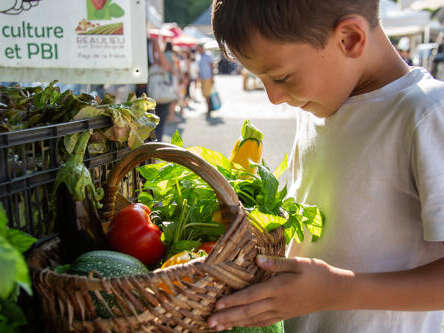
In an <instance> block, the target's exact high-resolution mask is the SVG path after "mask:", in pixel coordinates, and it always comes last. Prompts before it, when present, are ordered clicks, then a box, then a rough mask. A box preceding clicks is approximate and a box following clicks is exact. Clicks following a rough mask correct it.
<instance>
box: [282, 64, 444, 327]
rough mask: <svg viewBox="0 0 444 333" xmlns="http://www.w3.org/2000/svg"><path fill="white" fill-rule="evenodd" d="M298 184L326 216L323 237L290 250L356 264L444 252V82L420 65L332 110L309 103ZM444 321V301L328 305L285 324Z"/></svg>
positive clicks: (394, 262) (359, 268) (296, 164)
mask: <svg viewBox="0 0 444 333" xmlns="http://www.w3.org/2000/svg"><path fill="white" fill-rule="evenodd" d="M289 193H291V194H292V195H294V196H295V197H296V199H297V200H298V201H300V202H304V203H307V204H315V205H318V206H319V208H320V209H321V211H322V212H323V213H324V215H325V218H326V224H325V229H324V234H323V236H322V238H321V239H319V240H318V241H317V242H314V243H311V242H310V239H309V238H310V237H309V236H308V235H307V237H306V240H305V241H304V242H303V243H302V244H300V245H297V244H292V246H291V247H290V248H289V251H288V252H287V255H289V256H295V255H297V256H304V257H313V258H319V259H322V260H324V261H326V262H327V263H329V264H331V265H334V266H337V267H340V268H345V269H351V270H353V271H356V272H385V271H399V270H405V269H410V268H413V267H417V266H419V265H423V264H426V263H429V262H432V261H434V260H437V259H439V258H442V257H444V244H443V243H442V242H443V241H444V82H440V81H437V80H434V79H433V78H432V77H431V76H430V74H428V73H427V72H426V71H425V70H423V69H420V68H412V69H411V70H410V72H409V73H408V74H406V75H404V76H403V77H401V78H400V79H398V80H396V81H394V82H391V83H390V84H388V85H386V86H385V87H383V88H381V89H378V90H376V91H372V92H370V93H367V94H363V95H359V96H354V97H351V98H349V99H348V100H347V101H346V102H345V104H344V105H343V106H342V107H341V108H340V109H339V110H338V111H337V112H336V113H335V114H333V115H332V116H330V117H329V118H326V119H319V118H315V117H314V116H312V115H309V114H308V113H305V112H300V115H299V117H298V125H297V133H296V139H295V145H294V155H293V182H292V186H291V190H290V192H289ZM307 238H308V239H307ZM443 278H444V277H443ZM441 322H442V312H438V311H435V312H401V311H367V310H365V311H364V310H359V311H328V312H318V313H314V314H311V315H308V316H304V317H299V318H294V319H291V320H288V321H287V322H286V325H285V332H286V333H287V332H295V333H314V332H317V333H324V332H325V333H386V332H396V333H440V332H441V330H440V327H441Z"/></svg>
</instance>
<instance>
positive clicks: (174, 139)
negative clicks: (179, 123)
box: [171, 130, 183, 147]
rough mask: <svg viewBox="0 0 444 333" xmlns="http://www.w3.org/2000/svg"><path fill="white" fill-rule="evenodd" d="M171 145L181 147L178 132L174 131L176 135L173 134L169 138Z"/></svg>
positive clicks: (181, 142)
mask: <svg viewBox="0 0 444 333" xmlns="http://www.w3.org/2000/svg"><path fill="white" fill-rule="evenodd" d="M171 143H172V144H173V145H176V146H179V147H183V140H182V137H181V136H180V133H179V131H178V130H176V133H174V135H173V137H172V138H171Z"/></svg>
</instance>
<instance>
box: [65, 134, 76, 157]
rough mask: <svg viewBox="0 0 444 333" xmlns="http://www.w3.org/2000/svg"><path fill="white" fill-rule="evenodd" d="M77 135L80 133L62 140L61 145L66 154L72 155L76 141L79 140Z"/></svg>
mask: <svg viewBox="0 0 444 333" xmlns="http://www.w3.org/2000/svg"><path fill="white" fill-rule="evenodd" d="M79 134H80V133H74V134H71V135H66V136H65V137H64V138H63V144H64V145H65V149H66V151H67V152H68V154H72V153H73V151H74V148H75V147H76V144H77V141H78V140H79Z"/></svg>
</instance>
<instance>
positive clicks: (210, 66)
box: [197, 44, 214, 117]
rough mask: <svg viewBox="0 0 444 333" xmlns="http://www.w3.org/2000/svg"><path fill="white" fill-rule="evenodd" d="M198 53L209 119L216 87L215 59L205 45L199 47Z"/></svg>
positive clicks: (200, 75) (201, 81)
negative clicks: (212, 94)
mask: <svg viewBox="0 0 444 333" xmlns="http://www.w3.org/2000/svg"><path fill="white" fill-rule="evenodd" d="M197 52H198V53H199V55H200V58H199V62H198V64H199V79H200V85H201V89H202V96H203V97H204V98H205V101H206V103H207V117H210V112H211V100H210V95H211V90H212V89H213V86H214V59H213V56H212V55H211V54H210V53H208V52H206V51H205V49H204V46H203V44H199V45H197Z"/></svg>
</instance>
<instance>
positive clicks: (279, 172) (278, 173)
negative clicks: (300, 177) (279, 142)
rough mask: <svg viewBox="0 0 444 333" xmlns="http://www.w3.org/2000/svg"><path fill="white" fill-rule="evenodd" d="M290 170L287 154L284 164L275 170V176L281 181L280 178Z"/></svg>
mask: <svg viewBox="0 0 444 333" xmlns="http://www.w3.org/2000/svg"><path fill="white" fill-rule="evenodd" d="M287 168H288V154H285V157H284V160H283V161H282V163H281V164H280V165H279V166H278V167H277V168H276V170H274V172H273V175H274V176H275V177H276V178H277V179H279V177H280V176H282V174H283V173H284V172H285V170H287Z"/></svg>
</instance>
